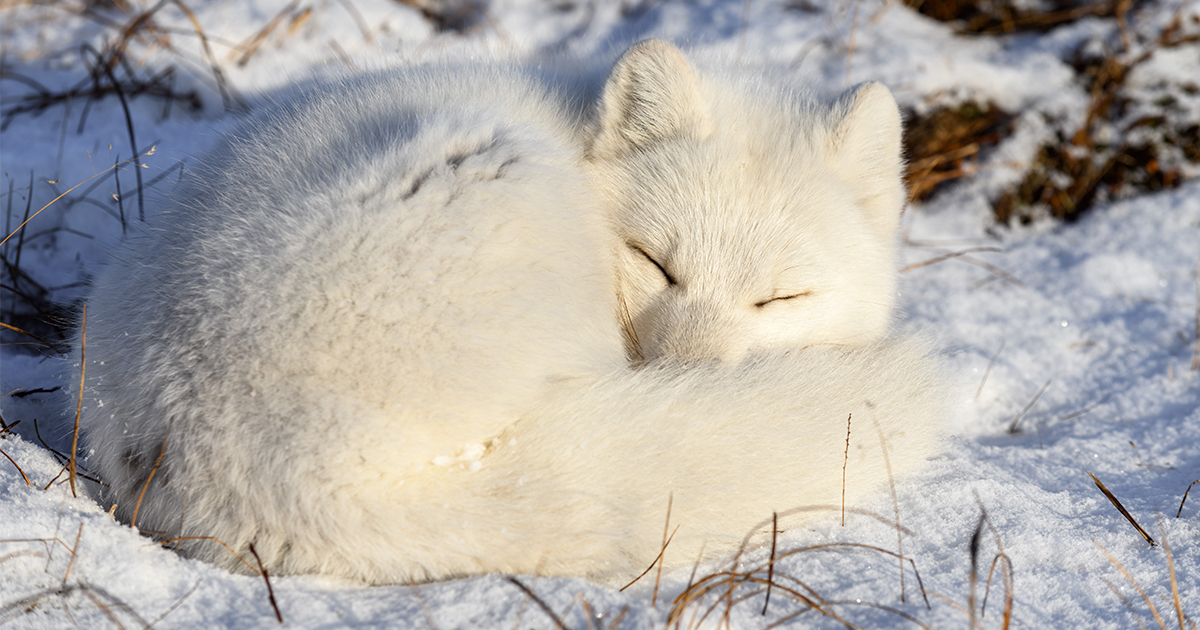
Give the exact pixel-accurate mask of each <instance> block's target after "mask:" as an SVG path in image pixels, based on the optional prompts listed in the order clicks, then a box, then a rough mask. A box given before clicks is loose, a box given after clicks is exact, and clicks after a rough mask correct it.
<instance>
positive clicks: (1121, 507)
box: [1083, 470, 1158, 547]
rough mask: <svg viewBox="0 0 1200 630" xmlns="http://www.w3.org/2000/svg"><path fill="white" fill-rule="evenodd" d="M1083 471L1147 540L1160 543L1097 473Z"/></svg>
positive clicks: (1153, 543) (1154, 544) (1153, 544)
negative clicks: (1134, 517)
mask: <svg viewBox="0 0 1200 630" xmlns="http://www.w3.org/2000/svg"><path fill="white" fill-rule="evenodd" d="M1083 472H1086V473H1087V474H1088V476H1089V477H1091V478H1092V481H1094V482H1096V487H1097V488H1100V492H1103V493H1104V496H1106V497H1108V500H1109V501H1110V502H1111V503H1112V504H1113V506H1114V507H1116V508H1117V511H1118V512H1120V513H1121V516H1124V517H1125V520H1127V521H1129V524H1131V525H1133V528H1134V529H1136V530H1137V532H1138V533H1139V534H1141V535H1142V538H1145V539H1146V542H1148V543H1150V546H1151V547H1155V546H1157V544H1158V543H1155V542H1154V539H1153V538H1151V537H1150V534H1147V533H1146V530H1144V529H1142V526H1141V525H1138V522H1137V521H1135V520H1134V519H1133V516H1132V515H1130V514H1129V510H1126V509H1125V506H1124V505H1121V502H1120V501H1118V500H1117V497H1116V496H1115V495H1113V493H1111V492H1109V491H1108V488H1105V487H1104V484H1103V483H1101V482H1100V478H1099V477H1097V476H1096V475H1093V474H1092V473H1091V472H1089V471H1088V470H1084V471H1083Z"/></svg>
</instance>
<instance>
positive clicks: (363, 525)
mask: <svg viewBox="0 0 1200 630" xmlns="http://www.w3.org/2000/svg"><path fill="white" fill-rule="evenodd" d="M938 382H939V378H938V375H937V373H936V367H935V364H934V362H933V361H932V360H930V359H928V358H927V357H926V355H925V352H924V351H923V349H922V348H921V347H920V346H919V345H918V344H915V343H913V342H907V341H888V342H883V343H881V344H878V345H874V346H869V347H863V348H836V347H813V348H807V349H802V350H795V351H791V352H778V353H771V354H763V355H759V356H755V357H752V358H750V359H748V360H747V361H745V362H743V363H742V364H740V365H736V366H730V365H720V364H716V365H710V366H691V367H688V368H686V369H674V368H646V369H642V370H636V371H620V372H615V373H609V374H604V375H596V376H590V377H577V378H571V379H564V380H561V381H558V382H554V383H551V384H549V387H548V391H547V394H546V395H545V397H544V398H543V399H542V400H541V401H540V402H539V403H538V404H537V405H536V406H535V407H534V408H533V409H531V410H530V412H529V413H528V414H527V415H526V416H525V417H523V418H522V419H521V420H520V422H518V423H517V425H515V426H513V427H511V428H510V429H509V430H508V431H506V432H505V433H503V434H502V435H500V436H497V437H496V438H495V439H493V440H492V441H491V442H490V445H489V446H488V447H487V451H486V452H485V453H484V454H483V455H482V457H480V458H479V459H478V460H475V461H470V462H459V463H456V464H452V465H446V466H436V465H431V466H429V467H428V469H427V470H426V471H425V472H424V473H422V475H421V476H419V477H418V478H410V479H408V480H406V481H404V482H402V483H400V484H396V483H392V482H381V484H377V485H374V486H373V488H374V489H370V488H368V487H364V488H363V490H364V492H363V493H362V494H359V495H358V497H359V498H358V499H355V498H354V497H341V500H344V501H345V502H346V503H345V504H344V506H343V507H339V508H333V509H332V510H331V511H333V512H334V513H336V514H337V515H338V517H337V523H336V528H335V529H336V531H337V534H336V535H334V536H333V537H332V538H333V540H330V539H329V538H325V539H324V540H322V541H320V543H319V544H318V543H317V542H316V541H314V543H313V544H312V545H305V544H302V541H301V540H300V539H298V538H294V539H292V540H290V541H288V542H287V544H288V545H289V547H290V548H289V551H288V552H286V553H285V557H284V558H282V564H283V567H282V568H283V569H284V570H286V571H294V572H308V571H314V570H322V571H325V572H334V573H345V574H349V575H353V576H355V577H359V578H362V579H367V580H369V581H376V582H396V581H407V580H425V579H441V578H446V577H452V576H457V575H466V574H476V573H482V572H510V573H526V574H529V573H533V574H550V575H586V576H590V577H593V578H601V579H604V578H610V579H613V580H619V579H629V578H631V577H632V576H633V575H635V574H636V572H637V571H638V570H640V568H642V567H644V566H646V565H648V564H649V563H650V562H651V561H652V560H653V559H654V557H655V556H656V555H657V554H658V551H659V547H660V545H661V543H662V535H663V522H664V518H665V516H666V513H667V506H668V502H670V503H671V504H672V508H671V519H670V520H671V528H672V529H673V528H674V527H675V526H676V525H678V526H679V530H678V532H677V534H676V535H675V538H674V540H673V542H672V544H671V546H670V549H669V551H668V554H667V563H668V566H669V565H671V564H676V565H686V564H690V563H691V562H694V561H695V559H696V557H697V553H698V552H699V550H700V549H701V547H702V546H703V547H704V548H705V549H707V550H708V551H709V552H710V553H720V552H725V551H730V550H732V549H734V548H735V547H736V546H737V545H738V544H740V543H741V541H742V539H743V537H744V536H745V535H746V534H747V533H748V532H749V531H750V530H751V529H752V528H753V527H755V526H756V525H757V524H760V523H762V522H765V521H769V519H770V518H771V515H772V513H773V512H779V513H780V514H781V519H780V524H781V525H784V526H787V525H790V524H794V523H796V522H799V521H800V520H802V519H805V518H837V516H836V506H838V505H839V504H840V502H841V497H842V488H843V486H842V470H843V465H845V467H846V482H845V496H846V504H847V505H848V506H851V507H852V506H854V505H855V504H856V503H858V502H860V501H861V500H862V499H863V498H864V497H869V496H871V495H874V494H877V493H879V492H881V491H883V487H884V486H885V485H886V482H887V479H888V476H889V474H894V475H901V474H903V473H904V472H906V471H908V470H911V469H912V468H914V467H915V466H916V465H918V464H919V463H920V462H921V461H922V460H924V459H925V458H926V457H927V456H928V455H929V454H931V453H932V452H933V450H934V449H935V448H936V445H937V435H938V433H939V423H940V422H941V420H942V418H943V413H942V409H941V405H942V400H943V396H942V390H941V389H940V387H939V385H938ZM850 416H853V419H852V420H851V424H852V428H851V436H850V443H849V447H848V449H847V418H848V417H850ZM883 444H886V452H887V455H886V457H885V456H884V453H883V448H882V445H883ZM847 453H848V462H847V461H846V457H847ZM364 483H368V485H370V484H369V480H364ZM813 506H828V508H829V509H827V510H821V509H817V510H799V511H795V508H805V507H813ZM789 510H792V511H793V512H794V513H793V514H792V515H791V516H790V517H787V518H784V517H783V516H782V515H784V514H785V513H788V512H789ZM327 531H330V530H327ZM258 546H259V548H260V549H261V548H262V547H263V545H262V544H261V543H260V544H259V545H258ZM331 563H332V564H331Z"/></svg>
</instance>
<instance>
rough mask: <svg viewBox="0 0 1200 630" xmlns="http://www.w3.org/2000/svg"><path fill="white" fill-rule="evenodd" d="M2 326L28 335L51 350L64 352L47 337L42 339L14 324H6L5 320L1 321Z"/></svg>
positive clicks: (0, 326)
mask: <svg viewBox="0 0 1200 630" xmlns="http://www.w3.org/2000/svg"><path fill="white" fill-rule="evenodd" d="M0 328H4V329H6V330H11V331H13V332H15V333H19V334H22V335H25V336H26V337H29V338H30V339H32V340H34V341H36V342H38V343H40V344H42V345H43V346H45V347H47V348H50V349H51V350H54V351H55V352H58V353H62V350H61V349H59V347H58V346H56V345H54V344H53V343H51V342H49V341H46V340H45V339H42V338H41V337H39V336H37V335H35V334H33V333H31V332H29V331H26V330H22V329H20V328H17V327H16V326H12V325H10V324H5V323H4V322H0Z"/></svg>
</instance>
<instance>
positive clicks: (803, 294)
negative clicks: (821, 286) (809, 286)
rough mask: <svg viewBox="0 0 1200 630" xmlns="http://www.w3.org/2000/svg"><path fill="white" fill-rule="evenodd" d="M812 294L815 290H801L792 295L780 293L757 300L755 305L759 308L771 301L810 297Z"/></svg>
mask: <svg viewBox="0 0 1200 630" xmlns="http://www.w3.org/2000/svg"><path fill="white" fill-rule="evenodd" d="M812 294H813V292H812V291H811V290H810V291H801V292H799V293H792V294H790V295H780V296H777V297H773V298H770V299H766V300H763V301H761V302H755V303H754V305H755V306H757V307H758V308H762V307H764V306H766V305H768V304H770V303H771V302H779V301H781V300H794V299H796V298H802V297H808V296H810V295H812Z"/></svg>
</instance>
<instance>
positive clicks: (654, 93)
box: [589, 40, 712, 157]
mask: <svg viewBox="0 0 1200 630" xmlns="http://www.w3.org/2000/svg"><path fill="white" fill-rule="evenodd" d="M598 119H599V120H598V124H597V126H596V128H595V130H594V132H593V135H592V140H591V146H590V147H589V154H590V155H591V156H592V157H616V156H619V155H621V154H623V153H625V152H626V151H629V150H631V149H635V148H639V147H646V146H649V145H651V144H654V143H655V142H658V141H660V140H664V139H667V138H673V137H676V136H679V135H683V134H686V133H689V132H690V133H695V134H698V135H700V136H705V135H708V134H709V133H710V132H711V128H712V123H711V121H710V118H709V115H708V110H707V107H705V105H704V99H703V98H702V97H701V96H700V88H699V86H698V85H697V83H696V75H695V74H694V73H693V72H692V67H691V65H689V64H688V62H687V60H686V59H684V58H683V55H682V54H681V53H680V52H679V50H677V49H676V48H675V47H674V46H672V45H670V44H668V43H666V42H662V41H658V40H649V41H644V42H642V43H640V44H636V45H635V46H633V47H632V48H630V49H629V50H627V51H625V54H623V55H621V58H620V59H618V60H617V63H616V65H614V66H613V69H612V72H611V73H610V74H609V75H608V80H607V81H605V83H604V93H603V95H601V97H600V108H599V112H598Z"/></svg>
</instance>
